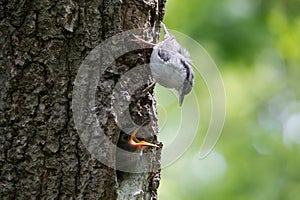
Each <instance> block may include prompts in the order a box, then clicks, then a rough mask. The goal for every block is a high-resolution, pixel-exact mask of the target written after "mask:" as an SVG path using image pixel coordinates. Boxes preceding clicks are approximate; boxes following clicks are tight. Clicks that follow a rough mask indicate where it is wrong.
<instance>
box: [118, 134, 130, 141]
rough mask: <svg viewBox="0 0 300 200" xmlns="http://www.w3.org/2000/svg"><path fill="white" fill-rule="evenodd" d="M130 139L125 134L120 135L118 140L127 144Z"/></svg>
mask: <svg viewBox="0 0 300 200" xmlns="http://www.w3.org/2000/svg"><path fill="white" fill-rule="evenodd" d="M129 139H130V135H128V134H126V133H121V134H120V138H119V140H120V141H122V142H128V141H129Z"/></svg>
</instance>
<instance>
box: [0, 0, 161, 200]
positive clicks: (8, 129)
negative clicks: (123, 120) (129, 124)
mask: <svg viewBox="0 0 300 200" xmlns="http://www.w3.org/2000/svg"><path fill="white" fill-rule="evenodd" d="M164 5H165V1H164V0H158V1H157V0H147V1H145V0H143V1H142V0H139V1H135V0H124V1H122V0H91V1H82V0H76V1H72V0H62V1H50V0H13V1H10V0H1V2H0V46H1V50H0V70H1V73H0V89H1V90H0V169H1V172H0V197H1V199H71V198H76V199H83V198H84V199H156V198H157V188H158V185H159V173H160V172H159V170H157V171H155V172H151V173H150V172H149V173H139V174H130V173H123V172H118V176H117V171H116V170H115V169H113V168H109V167H107V166H105V165H104V164H102V163H101V162H100V161H98V160H97V159H96V158H93V157H92V156H91V155H90V153H89V152H88V151H87V150H86V148H85V146H84V145H83V144H82V142H81V140H80V138H79V136H78V134H77V131H76V130H75V128H74V122H73V116H72V110H71V102H72V91H73V86H74V85H73V83H74V79H75V77H76V74H77V71H78V68H79V66H80V64H81V63H82V61H83V60H84V58H85V56H87V55H88V53H89V52H90V51H91V50H92V49H93V48H94V47H95V46H97V45H98V44H100V43H101V41H103V40H105V39H107V38H109V37H111V36H112V35H114V34H116V33H118V32H121V31H124V30H129V29H132V28H142V27H151V26H154V25H155V23H159V22H160V21H162V17H163V14H164ZM143 56H146V58H147V57H148V56H149V52H148V53H146V55H142V54H140V53H138V52H133V53H131V54H130V55H127V56H126V55H125V56H124V57H122V58H120V59H119V60H118V61H117V62H116V64H115V67H112V68H111V70H112V71H110V73H107V74H108V75H107V76H104V77H103V79H102V80H101V82H100V83H99V91H98V93H97V100H98V101H97V113H98V117H99V119H100V120H101V122H100V124H101V127H104V130H105V134H107V135H110V138H111V141H113V142H114V143H116V142H117V141H118V137H119V133H120V130H119V128H118V127H117V125H116V123H115V120H114V117H113V115H112V113H110V106H111V105H110V101H111V93H112V90H113V88H114V86H115V83H116V82H117V79H118V78H119V77H120V76H122V74H123V73H125V72H126V71H128V70H130V69H131V68H133V67H134V65H136V64H137V63H136V62H133V60H135V61H136V60H142V62H145V61H147V59H146V60H145V59H143ZM109 74H114V75H113V76H110V75H109ZM104 86H105V87H104ZM153 104H154V102H153V94H152V93H151V91H150V93H149V92H148V93H147V95H143V94H142V90H139V91H138V93H137V94H136V97H135V98H134V101H133V102H132V103H131V104H130V109H131V113H132V119H133V121H135V122H136V123H137V124H138V123H141V122H142V121H143V120H144V119H143V116H149V115H153V116H155V110H153V109H149V107H151V108H153ZM104 119H105V120H104ZM151 126H152V130H157V127H156V126H157V125H156V124H155V121H154V123H153V124H151ZM152 135H155V134H154V133H152ZM159 158H160V153H159V152H155V151H153V157H152V160H153V162H155V163H154V164H155V165H159ZM133 192H134V193H133Z"/></svg>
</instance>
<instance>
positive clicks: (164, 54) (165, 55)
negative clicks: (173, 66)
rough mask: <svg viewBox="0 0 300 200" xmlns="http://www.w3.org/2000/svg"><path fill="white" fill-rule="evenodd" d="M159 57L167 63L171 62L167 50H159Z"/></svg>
mask: <svg viewBox="0 0 300 200" xmlns="http://www.w3.org/2000/svg"><path fill="white" fill-rule="evenodd" d="M158 56H159V57H160V58H161V59H162V60H163V61H165V62H167V61H168V60H170V58H171V55H170V53H169V52H168V51H167V50H164V49H159V50H158Z"/></svg>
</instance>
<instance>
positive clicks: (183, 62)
mask: <svg viewBox="0 0 300 200" xmlns="http://www.w3.org/2000/svg"><path fill="white" fill-rule="evenodd" d="M180 62H181V64H182V65H183V66H184V68H185V72H186V79H187V80H189V79H190V73H191V72H190V68H189V66H188V64H187V63H186V62H185V61H184V60H182V59H181V60H180Z"/></svg>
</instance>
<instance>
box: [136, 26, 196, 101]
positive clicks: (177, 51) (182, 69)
mask: <svg viewBox="0 0 300 200" xmlns="http://www.w3.org/2000/svg"><path fill="white" fill-rule="evenodd" d="M162 25H163V28H164V40H163V41H161V42H159V43H157V44H153V43H150V42H147V41H144V40H142V39H139V38H137V40H136V41H137V42H140V43H144V44H148V45H153V46H154V47H153V51H152V54H151V57H150V69H151V74H152V76H153V78H154V80H155V81H156V82H157V83H159V84H160V85H162V86H164V87H167V88H175V89H176V90H177V91H178V93H179V105H180V106H181V105H182V102H183V99H184V96H185V95H186V94H188V93H189V92H190V91H191V90H192V88H193V85H194V71H193V68H192V63H191V60H190V58H189V57H190V55H189V53H188V52H187V50H186V49H184V48H182V47H181V46H180V44H179V43H178V42H177V41H176V39H175V37H174V36H173V35H171V34H170V33H169V31H168V29H167V27H166V26H165V25H164V24H162Z"/></svg>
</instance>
